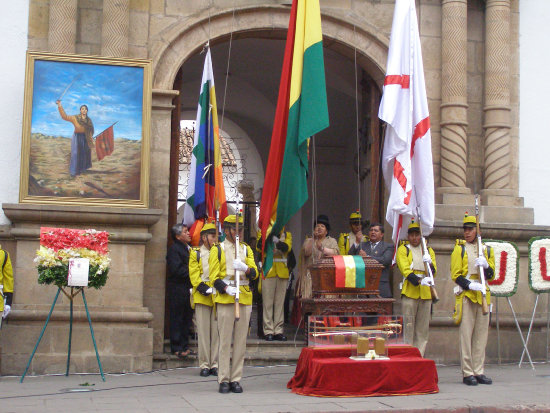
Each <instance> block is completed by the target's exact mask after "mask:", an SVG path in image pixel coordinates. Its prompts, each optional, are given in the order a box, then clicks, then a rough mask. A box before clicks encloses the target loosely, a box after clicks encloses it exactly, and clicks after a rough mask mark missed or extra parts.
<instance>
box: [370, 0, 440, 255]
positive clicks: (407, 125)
mask: <svg viewBox="0 0 550 413" xmlns="http://www.w3.org/2000/svg"><path fill="white" fill-rule="evenodd" d="M378 117H379V118H380V119H382V120H383V121H385V122H386V123H387V126H386V135H385V141H384V151H383V155H382V169H383V173H384V180H385V182H386V186H387V187H388V189H389V190H390V196H389V201H388V209H387V211H386V220H387V221H388V223H389V224H390V225H391V226H392V227H393V233H392V239H393V242H394V243H395V245H397V243H398V241H399V239H400V238H404V237H406V233H407V227H408V225H409V223H410V221H411V219H412V218H413V217H416V216H417V206H418V207H419V212H420V215H421V225H422V230H423V232H424V235H429V234H430V233H431V232H432V230H433V225H434V219H435V205H434V177H433V164H432V139H431V134H430V116H429V112H428V100H427V97H426V86H425V83H424V66H423V64H422V51H421V47H420V36H419V33H418V22H417V18H416V9H415V3H414V0H397V1H396V3H395V10H394V14H393V24H392V31H391V38H390V48H389V52H388V64H387V71H386V78H385V80H384V92H383V95H382V101H381V102H380V109H379V112H378Z"/></svg>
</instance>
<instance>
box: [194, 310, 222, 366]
mask: <svg viewBox="0 0 550 413" xmlns="http://www.w3.org/2000/svg"><path fill="white" fill-rule="evenodd" d="M195 319H196V321H197V337H198V342H199V367H200V368H201V369H212V368H214V367H218V352H219V338H218V323H217V321H216V316H215V312H214V307H210V306H208V305H204V304H196V305H195Z"/></svg>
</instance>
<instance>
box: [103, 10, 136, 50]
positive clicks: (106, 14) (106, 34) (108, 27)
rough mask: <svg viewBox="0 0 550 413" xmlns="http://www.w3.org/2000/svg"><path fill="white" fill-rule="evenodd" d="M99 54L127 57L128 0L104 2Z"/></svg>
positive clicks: (128, 29) (128, 30)
mask: <svg viewBox="0 0 550 413" xmlns="http://www.w3.org/2000/svg"><path fill="white" fill-rule="evenodd" d="M101 31H102V33H101V54H102V55H105V56H117V57H124V56H128V36H129V32H130V0H104V1H103V26H102V28H101Z"/></svg>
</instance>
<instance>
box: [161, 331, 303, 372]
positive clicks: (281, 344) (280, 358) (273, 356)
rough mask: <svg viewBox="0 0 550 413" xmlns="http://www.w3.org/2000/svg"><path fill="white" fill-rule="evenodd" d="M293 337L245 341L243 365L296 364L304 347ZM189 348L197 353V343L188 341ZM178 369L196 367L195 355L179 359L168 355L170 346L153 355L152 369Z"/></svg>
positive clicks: (196, 358)
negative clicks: (284, 339)
mask: <svg viewBox="0 0 550 413" xmlns="http://www.w3.org/2000/svg"><path fill="white" fill-rule="evenodd" d="M293 338H294V337H293V336H292V337H289V341H270V342H268V341H265V340H262V339H258V338H249V339H248V340H247V341H246V353H245V360H244V364H245V365H247V366H257V365H262V366H275V365H281V364H296V362H297V360H298V357H300V352H301V351H302V348H303V347H305V346H306V342H305V340H304V339H303V337H299V338H297V339H296V341H294V340H293ZM190 348H191V349H192V350H194V351H195V352H197V342H196V341H195V340H191V341H190ZM178 367H198V357H197V356H196V355H194V356H193V355H192V356H187V357H185V358H183V359H180V358H179V357H177V356H176V355H173V354H171V353H170V344H169V343H167V344H166V345H165V352H164V353H155V354H154V355H153V369H160V370H163V369H172V368H178Z"/></svg>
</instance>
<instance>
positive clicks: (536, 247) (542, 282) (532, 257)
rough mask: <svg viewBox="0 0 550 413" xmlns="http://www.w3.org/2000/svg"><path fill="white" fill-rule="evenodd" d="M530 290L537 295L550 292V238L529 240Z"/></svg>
mask: <svg viewBox="0 0 550 413" xmlns="http://www.w3.org/2000/svg"><path fill="white" fill-rule="evenodd" d="M528 246H529V288H530V289H531V290H533V291H534V292H536V293H547V292H550V270H549V268H548V264H550V238H546V237H533V238H531V239H530V240H529V243H528Z"/></svg>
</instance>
